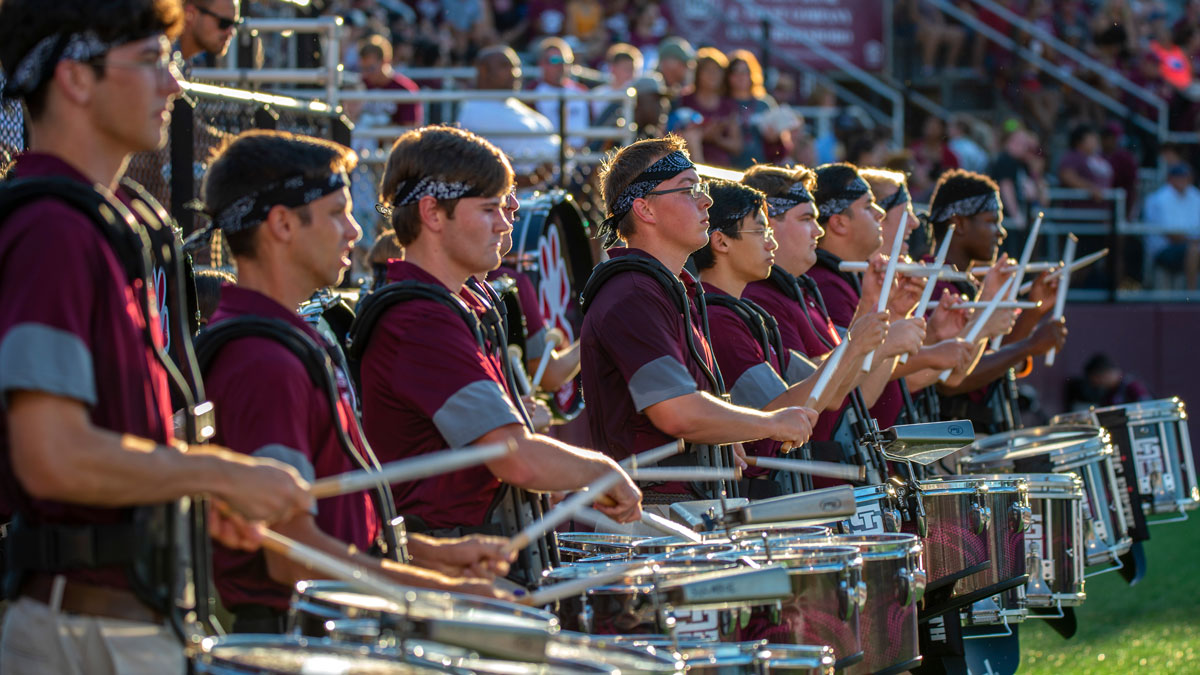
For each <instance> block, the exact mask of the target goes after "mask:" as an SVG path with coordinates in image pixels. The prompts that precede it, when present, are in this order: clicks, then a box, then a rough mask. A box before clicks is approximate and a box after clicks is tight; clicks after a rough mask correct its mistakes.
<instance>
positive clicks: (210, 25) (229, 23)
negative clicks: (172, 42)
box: [187, 0, 241, 56]
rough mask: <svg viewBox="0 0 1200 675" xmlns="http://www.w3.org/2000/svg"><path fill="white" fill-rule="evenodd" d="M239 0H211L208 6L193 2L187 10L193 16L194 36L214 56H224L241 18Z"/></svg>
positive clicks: (202, 47)
mask: <svg viewBox="0 0 1200 675" xmlns="http://www.w3.org/2000/svg"><path fill="white" fill-rule="evenodd" d="M238 4H239V3H238V2H237V0H211V1H210V2H209V3H208V6H204V5H203V4H192V5H188V6H187V11H188V13H189V14H190V15H191V14H193V13H194V16H193V17H192V22H191V25H192V26H193V29H192V37H193V38H195V40H196V44H198V45H200V48H201V49H203V50H204V51H206V52H208V53H210V54H212V55H214V56H224V54H225V51H226V50H227V49H229V43H230V41H232V40H233V34H234V32H235V31H236V30H237V26H236V23H237V21H238V20H239V19H240V18H241V12H240V11H239V7H238Z"/></svg>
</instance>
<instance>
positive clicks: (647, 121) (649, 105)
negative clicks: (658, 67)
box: [633, 72, 671, 141]
mask: <svg viewBox="0 0 1200 675" xmlns="http://www.w3.org/2000/svg"><path fill="white" fill-rule="evenodd" d="M633 88H634V89H635V90H636V91H637V105H636V106H635V107H634V109H633V121H634V123H635V124H637V140H639V141H640V140H642V139H643V138H661V137H662V136H665V135H666V133H667V115H668V114H669V113H670V111H671V102H670V101H669V100H668V99H667V87H666V85H664V84H663V81H662V78H661V77H659V76H658V73H653V72H652V73H650V74H649V75H647V76H645V77H640V78H638V79H637V81H636V82H634V83H633Z"/></svg>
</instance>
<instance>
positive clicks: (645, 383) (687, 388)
mask: <svg viewBox="0 0 1200 675" xmlns="http://www.w3.org/2000/svg"><path fill="white" fill-rule="evenodd" d="M695 391H696V380H695V379H693V378H692V374H691V373H689V372H688V371H687V368H684V367H683V364H682V363H680V362H678V361H676V360H675V359H674V357H671V356H660V357H658V358H657V359H654V360H653V361H651V362H650V363H647V364H645V365H644V366H642V367H641V368H638V370H637V372H636V373H634V374H633V377H631V378H629V395H630V396H631V397H632V398H633V406H634V407H635V408H636V409H637V411H638V412H639V413H640V412H642V411H643V410H645V409H646V408H649V407H650V406H652V405H654V404H655V403H662V402H663V401H666V400H668V399H672V398H677V397H679V396H686V395H688V394H691V393H693V392H695Z"/></svg>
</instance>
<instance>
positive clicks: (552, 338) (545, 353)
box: [530, 330, 562, 391]
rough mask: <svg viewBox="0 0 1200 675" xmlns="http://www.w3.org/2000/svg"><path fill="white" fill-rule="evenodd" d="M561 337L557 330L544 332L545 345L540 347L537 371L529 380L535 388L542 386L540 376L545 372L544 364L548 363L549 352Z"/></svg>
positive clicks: (551, 351) (552, 350)
mask: <svg viewBox="0 0 1200 675" xmlns="http://www.w3.org/2000/svg"><path fill="white" fill-rule="evenodd" d="M561 339H562V338H561V337H560V336H559V333H558V331H557V330H554V331H547V332H546V346H545V347H544V348H542V360H541V361H538V367H537V372H535V373H534V374H533V380H532V382H531V384H532V385H533V386H534V387H535V388H540V387H541V386H542V376H543V375H545V374H546V366H548V365H550V354H551V353H553V352H554V347H555V346H556V345H557V344H558V341H559V340H561ZM530 391H533V389H530Z"/></svg>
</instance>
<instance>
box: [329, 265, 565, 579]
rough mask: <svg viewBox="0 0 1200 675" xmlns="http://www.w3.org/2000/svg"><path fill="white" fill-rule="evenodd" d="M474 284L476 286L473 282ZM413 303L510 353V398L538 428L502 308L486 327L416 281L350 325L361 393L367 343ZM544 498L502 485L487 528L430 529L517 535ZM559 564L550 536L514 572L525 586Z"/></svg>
mask: <svg viewBox="0 0 1200 675" xmlns="http://www.w3.org/2000/svg"><path fill="white" fill-rule="evenodd" d="M468 283H470V282H469V281H468ZM487 297H488V298H489V299H490V298H491V297H492V296H491V295H490V294H489V295H488V296H487ZM409 300H429V301H432V302H436V303H438V304H440V305H442V306H443V307H446V308H447V309H449V310H450V311H451V312H453V313H454V314H455V315H457V316H458V317H459V318H460V319H462V321H463V323H464V324H466V326H467V329H468V330H469V331H470V333H471V336H472V337H473V338H474V339H475V344H476V345H477V346H478V347H479V349H480V351H481V353H484V354H487V353H489V352H491V351H492V350H493V349H499V350H501V351H502V352H504V353H502V354H501V358H500V362H501V364H502V367H503V368H504V374H505V380H506V383H505V387H506V389H507V391H508V393H509V396H510V397H512V398H513V405H514V406H515V407H516V408H517V410H519V411H520V412H521V416H522V418H523V420H524V422H525V424H526V426H527V428H529V429H531V430H532V428H533V425H532V423H531V422H530V420H529V415H528V413H527V412H526V411H525V407H524V405H523V404H522V403H521V399H520V396H519V395H515V394H514V386H515V385H514V382H513V371H512V366H511V363H510V362H509V360H508V355H507V353H506V352H507V347H506V346H505V342H506V339H505V335H506V328H505V327H504V323H503V320H502V319H501V317H500V315H499V311H500V310H498V309H496V305H495V304H494V301H493V305H492V307H493V309H492V310H491V311H488V312H486V313H485V314H486V315H487V323H485V322H484V320H481V319H480V317H479V315H478V314H476V313H475V312H474V311H473V310H472V309H471V308H470V307H468V306H467V304H466V303H465V302H464V301H463V299H462V298H460V297H458V296H457V295H455V294H454V293H451V292H450V291H449V290H447V289H446V288H445V287H443V286H440V285H438V284H429V283H424V282H421V281H416V280H412V279H409V280H404V281H396V282H392V283H389V284H387V285H386V286H384V287H382V288H380V289H379V290H378V291H375V292H374V293H371V294H370V295H367V296H366V297H364V298H363V299H362V300H360V301H359V304H358V314H357V316H356V317H355V319H354V323H353V324H352V325H351V326H350V334H349V337H348V338H347V345H346V357H347V360H348V361H349V362H350V369H351V375H352V377H353V380H354V383H355V386H357V387H359V388H360V389H361V386H362V384H361V365H362V359H363V356H364V355H365V354H366V351H367V344H368V342H369V341H370V338H371V333H372V332H373V330H374V328H375V325H376V323H378V322H379V320H380V319H381V318H383V316H384V314H385V313H386V312H387V311H388V310H389V309H390V308H392V307H393V306H395V305H396V304H398V303H401V302H407V301H409ZM360 395H361V394H360ZM543 500H544V497H542V496H539V495H535V494H533V493H531V492H528V491H526V490H522V489H520V488H517V487H514V486H511V485H508V484H507V483H503V482H502V483H501V484H500V488H499V490H497V491H496V496H495V498H494V499H493V500H492V504H491V505H490V506H489V507H488V510H487V515H486V516H485V517H484V522H485V523H486V524H484V525H482V526H478V527H463V528H455V530H456V531H455V532H450V533H442V532H436V531H430V533H431V534H438V535H445V536H449V535H454V536H459V535H462V534H469V533H483V534H499V535H502V536H509V537H511V536H513V535H515V534H516V533H517V532H520V531H521V530H522V529H524V528H525V527H526V526H527V525H529V524H530V523H532V522H533V521H534V520H536V519H538V518H540V517H541V516H542V514H543V512H544V504H543ZM406 518H407V521H408V523H409V526H410V529H413V530H414V531H418V532H420V531H426V530H427V529H428V528H426V527H424V524H423V523H420V522H418V521H417V520H416V519H414V518H412V517H411V516H407V517H406ZM557 564H558V556H557V548H556V547H555V546H554V545H553V540H552V539H551V538H550V536H543V537H539V538H538V539H536V540H535V541H534V542H533V543H532V544H531V545H530V546H529V547H527V548H526V549H524V550H522V551H521V552H520V554H519V557H518V560H517V565H515V566H514V567H513V569H514V572H515V573H519V574H522V575H523V576H524V577H525V578H522V579H521V581H522V582H525V583H533V582H536V581H537V580H538V579H539V578H540V575H541V571H542V570H544V569H548V568H550V567H552V566H554V565H557Z"/></svg>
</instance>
